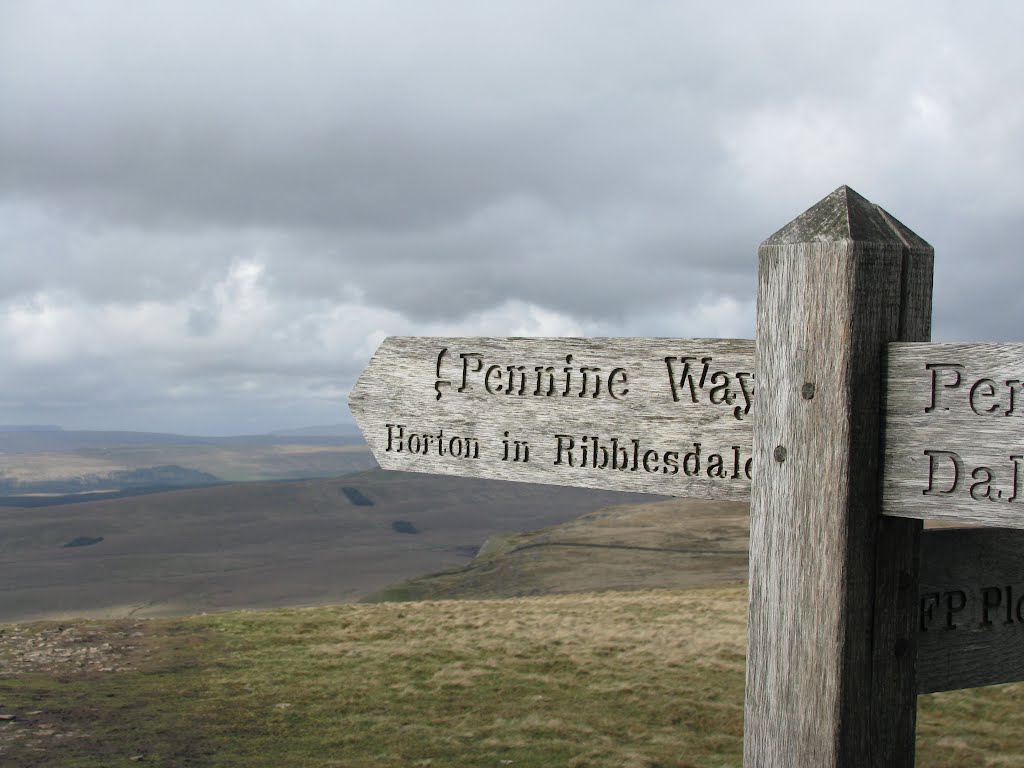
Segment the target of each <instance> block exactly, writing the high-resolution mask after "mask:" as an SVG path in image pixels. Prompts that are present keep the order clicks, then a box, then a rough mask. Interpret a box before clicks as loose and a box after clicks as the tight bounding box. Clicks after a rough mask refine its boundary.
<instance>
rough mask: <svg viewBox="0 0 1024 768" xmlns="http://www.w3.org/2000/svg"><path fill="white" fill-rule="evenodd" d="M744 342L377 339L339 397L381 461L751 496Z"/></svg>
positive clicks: (750, 386)
mask: <svg viewBox="0 0 1024 768" xmlns="http://www.w3.org/2000/svg"><path fill="white" fill-rule="evenodd" d="M753 370H754V344H753V342H751V341H733V340H726V339H629V338H617V339H564V338H563V339H515V338H512V339H479V338H475V339H474V338H470V339H458V338H450V339H443V338H442V339H437V338H394V337H393V338H389V339H387V340H385V342H384V343H383V344H382V345H381V347H380V349H378V350H377V354H376V355H374V357H373V360H372V361H371V362H370V365H369V367H367V369H366V371H364V372H363V375H362V376H360V378H359V381H358V382H357V383H356V386H355V388H354V389H353V390H352V394H351V396H350V398H349V404H350V405H351V408H352V412H353V414H354V415H355V417H356V420H357V421H358V423H359V427H360V429H362V431H363V435H365V437H366V440H367V442H368V443H369V444H370V448H371V449H372V450H373V453H374V456H375V457H376V458H377V461H378V462H379V463H380V465H381V466H382V467H384V468H385V469H404V470H407V471H412V472H439V473H443V474H451V475H471V476H474V477H490V478H500V479H503V480H522V481H529V482H533V483H553V484H557V485H572V486H584V487H589V488H605V489H611V490H622V491H640V492H646V493H657V494H664V495H675V496H692V497H700V498H719V499H735V500H741V501H746V500H747V499H749V498H750V478H751V476H752V460H751V454H750V450H751V436H752V434H753V432H752V429H751V419H752V416H751V413H750V409H751V405H752V403H753V397H754V374H753Z"/></svg>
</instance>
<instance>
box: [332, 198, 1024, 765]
mask: <svg viewBox="0 0 1024 768" xmlns="http://www.w3.org/2000/svg"><path fill="white" fill-rule="evenodd" d="M758 259H759V291H758V324H757V338H756V342H755V341H744V340H722V339H717V340H715V339H635V338H633V339H630V338H608V339H525V338H511V339H493V338H389V339H387V340H385V342H384V343H383V344H382V345H381V347H380V349H379V350H378V351H377V353H376V355H375V356H374V358H373V360H372V361H371V362H370V365H369V366H368V368H367V369H366V371H364V373H363V375H362V376H361V377H360V379H359V381H358V382H357V384H356V386H355V387H354V388H353V390H352V393H351V396H350V398H349V404H350V407H351V409H352V412H353V415H354V416H355V418H356V420H357V422H358V423H359V426H360V428H361V429H362V431H363V434H364V435H365V437H366V439H367V442H368V443H369V444H370V447H371V449H372V450H373V453H374V456H375V457H376V458H377V460H378V462H379V463H380V465H381V466H382V467H384V468H385V469H402V470H408V471H418V472H434V473H444V474H453V475H471V476H475V477H490V478H499V479H505V480H522V481H529V482H540V483H554V484H559V485H573V486H586V487H594V488H608V489H621V490H628V491H646V492H650V493H657V494H670V495H677V496H694V497H702V498H719V499H734V500H744V499H750V501H751V543H750V593H749V594H750V597H749V601H750V602H749V621H748V654H747V687H746V710H745V712H746V714H745V725H744V765H746V766H748V768H750V767H753V766H766V767H767V766H787V767H788V766H793V767H796V766H808V767H811V766H813V767H814V768H822V767H838V766H849V767H850V768H853V767H854V766H856V767H858V768H860V767H861V766H874V765H879V766H881V765H885V766H912V765H913V763H914V728H915V719H916V696H917V694H918V693H919V692H922V693H923V692H929V691H935V690H947V689H950V688H957V687H965V686H973V685H985V684H990V683H996V682H1006V681H1009V680H1019V679H1024V650H1022V649H1024V568H1022V567H1021V565H1020V562H1021V561H1020V559H1019V558H1018V557H1017V556H1016V553H1017V552H1019V551H1020V550H1021V545H1022V544H1024V531H1021V532H1017V531H1011V532H1007V531H993V530H969V531H968V530H960V529H956V530H943V531H924V532H923V531H922V524H921V520H920V518H926V517H945V518H953V519H959V520H974V521H978V522H983V523H988V524H998V525H1001V526H1011V527H1024V515H1022V514H1021V512H1020V510H1024V458H1022V456H1024V429H1022V428H1021V426H1024V421H1019V420H1018V417H1019V416H1020V415H1022V414H1024V384H1022V383H1021V381H1024V347H1021V346H1012V345H935V344H921V343H916V344H915V343H895V342H925V341H927V339H928V338H929V334H930V326H931V285H932V259H933V255H932V249H931V246H929V245H928V244H927V243H926V242H924V241H923V240H922V239H921V238H920V237H918V236H917V235H915V234H914V233H913V232H911V231H910V230H909V229H907V228H906V227H905V226H904V225H902V224H901V223H900V222H899V221H897V220H896V219H894V218H893V217H892V216H890V215H889V214H888V213H886V212H885V211H884V210H882V209H881V208H879V207H878V206H875V205H872V204H871V203H869V202H868V201H867V200H865V199H864V198H863V197H861V196H860V195H858V194H857V193H855V192H853V191H852V190H850V189H849V188H848V187H840V188H839V189H837V190H836V191H835V192H833V193H832V194H831V195H829V196H828V197H826V198H825V199H823V200H821V201H820V202H819V203H818V204H816V205H815V206H813V207H812V208H810V209H809V210H808V211H806V212H805V213H803V214H801V215H800V216H799V217H797V218H796V219H794V220H793V221H792V222H791V223H790V224H788V225H786V226H785V227H783V228H782V229H781V230H779V231H778V232H777V233H776V234H775V235H773V236H772V237H770V238H768V240H766V241H765V242H764V243H762V244H761V246H760V248H759V250H758ZM886 366H888V367H886ZM1018 425H1021V426H1018ZM883 472H884V480H883ZM883 489H884V492H883ZM919 568H920V574H921V575H920V578H919Z"/></svg>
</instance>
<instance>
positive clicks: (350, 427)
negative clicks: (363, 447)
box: [270, 424, 362, 440]
mask: <svg viewBox="0 0 1024 768" xmlns="http://www.w3.org/2000/svg"><path fill="white" fill-rule="evenodd" d="M270 434H272V435H275V436H277V437H352V438H357V439H359V440H362V433H361V432H360V431H359V427H357V426H356V425H355V424H325V425H322V426H317V427H301V428H299V429H275V430H274V431H273V432H271V433H270Z"/></svg>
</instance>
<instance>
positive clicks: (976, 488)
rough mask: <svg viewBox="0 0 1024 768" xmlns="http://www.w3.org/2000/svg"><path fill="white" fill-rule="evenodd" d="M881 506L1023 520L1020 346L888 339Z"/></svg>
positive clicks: (987, 520) (999, 521)
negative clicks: (902, 341)
mask: <svg viewBox="0 0 1024 768" xmlns="http://www.w3.org/2000/svg"><path fill="white" fill-rule="evenodd" d="M886 387H887V407H886V444H885V481H884V484H885V491H884V496H883V512H884V513H885V514H887V515H897V516H903V517H916V518H922V519H924V518H944V519H954V520H964V521H972V522H976V523H983V524H986V525H995V526H1006V527H1014V528H1022V527H1024V345H1021V344H892V345H890V347H889V353H888V371H887V375H886Z"/></svg>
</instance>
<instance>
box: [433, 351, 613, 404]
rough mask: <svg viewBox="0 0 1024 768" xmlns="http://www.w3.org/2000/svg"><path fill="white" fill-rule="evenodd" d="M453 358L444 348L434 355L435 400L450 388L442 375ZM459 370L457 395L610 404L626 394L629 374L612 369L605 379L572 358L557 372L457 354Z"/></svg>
mask: <svg viewBox="0 0 1024 768" xmlns="http://www.w3.org/2000/svg"><path fill="white" fill-rule="evenodd" d="M450 357H452V354H451V353H450V352H449V351H448V348H447V347H445V348H444V349H442V350H441V351H440V352H439V353H438V355H437V361H436V365H435V368H436V374H437V378H436V380H435V382H434V390H435V391H436V392H437V396H436V399H437V400H440V399H441V397H442V396H443V395H444V394H445V392H447V391H448V390H449V389H450V388H451V386H452V380H451V379H450V378H446V377H445V375H444V371H443V368H444V364H445V360H446V359H447V358H450ZM458 359H459V361H460V367H459V369H458V373H457V375H456V378H457V379H458V381H459V386H458V387H457V388H456V389H455V391H456V392H458V393H460V394H461V393H466V392H480V391H481V390H482V391H483V393H485V394H488V395H500V394H504V395H511V396H514V397H559V396H561V397H570V396H576V397H586V398H590V399H597V398H600V397H604V396H605V395H607V396H608V397H610V398H611V399H612V400H621V399H623V398H624V397H625V396H626V395H628V394H629V372H628V371H627V370H626V369H625V368H622V367H615V368H612V369H611V371H609V372H608V374H607V376H606V375H605V371H604V369H602V368H600V367H598V366H594V365H576V364H575V363H574V361H573V356H572V355H571V354H570V355H566V356H565V365H564V366H562V367H561V368H560V369H558V368H555V366H552V365H531V366H528V365H524V364H520V363H511V364H510V363H504V362H491V361H488V360H486V359H485V357H484V354H483V353H482V352H460V353H459V355H458Z"/></svg>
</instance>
